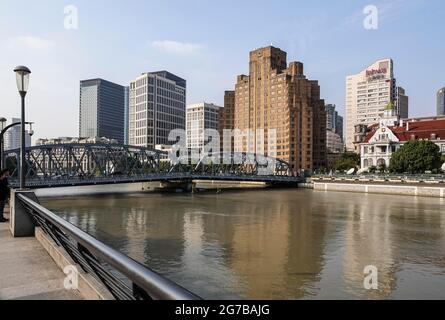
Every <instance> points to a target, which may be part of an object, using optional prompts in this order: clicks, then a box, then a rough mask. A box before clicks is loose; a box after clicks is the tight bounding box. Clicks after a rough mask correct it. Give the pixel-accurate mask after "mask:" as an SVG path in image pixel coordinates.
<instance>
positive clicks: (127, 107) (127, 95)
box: [124, 86, 130, 145]
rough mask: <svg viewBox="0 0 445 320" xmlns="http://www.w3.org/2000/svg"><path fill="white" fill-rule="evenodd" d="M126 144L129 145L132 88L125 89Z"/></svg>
mask: <svg viewBox="0 0 445 320" xmlns="http://www.w3.org/2000/svg"><path fill="white" fill-rule="evenodd" d="M124 108H125V112H124V144H125V145H128V142H129V139H128V130H129V124H130V122H129V117H130V87H128V86H127V87H124Z"/></svg>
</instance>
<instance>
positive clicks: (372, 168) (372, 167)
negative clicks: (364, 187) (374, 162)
mask: <svg viewBox="0 0 445 320" xmlns="http://www.w3.org/2000/svg"><path fill="white" fill-rule="evenodd" d="M368 171H369V173H376V171H377V167H376V166H370V167H369V168H368Z"/></svg>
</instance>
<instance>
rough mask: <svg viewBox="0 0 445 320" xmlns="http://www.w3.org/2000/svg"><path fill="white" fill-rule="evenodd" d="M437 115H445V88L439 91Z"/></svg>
mask: <svg viewBox="0 0 445 320" xmlns="http://www.w3.org/2000/svg"><path fill="white" fill-rule="evenodd" d="M437 115H438V116H445V88H442V89H440V90H439V91H437Z"/></svg>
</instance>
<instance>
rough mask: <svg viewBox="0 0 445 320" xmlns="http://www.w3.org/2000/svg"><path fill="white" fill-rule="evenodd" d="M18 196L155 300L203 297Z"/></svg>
mask: <svg viewBox="0 0 445 320" xmlns="http://www.w3.org/2000/svg"><path fill="white" fill-rule="evenodd" d="M17 198H18V199H19V200H20V201H22V202H23V204H24V205H25V206H26V207H28V208H30V209H31V210H33V211H35V212H36V213H38V214H39V215H40V216H41V217H42V218H44V219H45V220H47V221H49V222H50V223H51V224H53V225H54V226H56V227H58V228H60V229H61V230H62V231H63V232H65V233H66V234H67V235H69V236H70V237H72V238H73V239H75V240H76V241H77V242H78V244H80V245H81V246H83V247H84V248H86V249H87V250H88V251H89V252H90V253H92V254H93V255H95V256H96V257H98V258H100V259H102V261H103V262H105V263H106V264H108V265H110V266H111V267H113V268H115V269H116V270H117V271H119V272H120V273H121V274H122V275H124V276H126V277H127V278H128V279H129V280H130V281H132V283H133V284H134V285H136V286H137V287H138V288H140V289H142V290H144V291H145V292H146V293H147V295H148V296H149V297H150V298H151V299H153V300H200V299H201V298H200V297H198V296H197V295H195V294H193V293H191V292H190V291H188V290H186V289H185V288H183V287H181V286H179V285H178V284H176V283H174V282H172V281H170V280H168V279H166V278H164V277H162V276H161V275H159V274H158V273H156V272H155V271H152V270H151V269H149V268H147V267H146V266H144V265H142V264H141V263H139V262H137V261H135V260H133V259H131V258H130V257H128V256H126V255H124V254H122V253H120V252H118V251H116V250H114V249H113V248H111V247H109V246H107V245H106V244H104V243H102V242H100V241H99V240H97V239H95V238H94V237H92V236H90V235H89V234H87V233H86V232H84V231H82V230H80V229H79V228H77V227H76V226H74V225H73V224H71V223H69V222H68V221H66V220H64V219H62V218H61V217H59V216H57V215H56V214H54V213H53V212H51V211H50V210H48V209H46V208H45V207H43V206H41V205H40V204H38V203H36V202H35V201H33V200H31V199H29V198H27V197H25V196H24V195H23V194H18V195H17Z"/></svg>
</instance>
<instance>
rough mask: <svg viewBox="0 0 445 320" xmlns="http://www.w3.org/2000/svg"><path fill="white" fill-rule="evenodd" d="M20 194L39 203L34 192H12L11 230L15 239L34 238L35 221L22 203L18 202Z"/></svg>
mask: <svg viewBox="0 0 445 320" xmlns="http://www.w3.org/2000/svg"><path fill="white" fill-rule="evenodd" d="M19 194H22V195H24V196H25V197H27V198H29V199H31V200H33V201H35V202H37V203H38V202H39V201H38V199H37V197H36V195H35V194H34V192H33V191H20V190H11V200H10V211H11V216H10V220H9V229H10V231H11V234H12V236H13V237H14V238H23V237H34V235H35V234H34V231H35V224H34V221H33V219H32V218H31V215H30V214H29V213H28V212H27V211H26V208H25V207H24V206H23V205H22V204H21V202H20V201H17V195H19Z"/></svg>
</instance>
